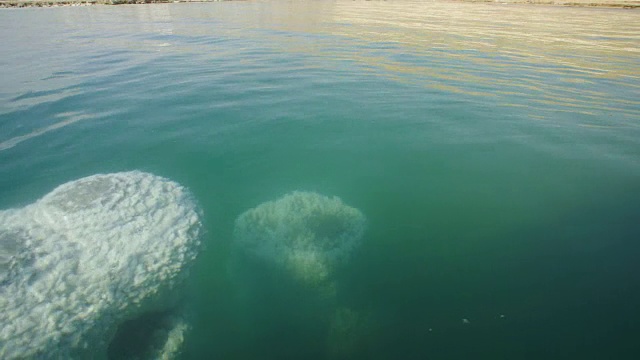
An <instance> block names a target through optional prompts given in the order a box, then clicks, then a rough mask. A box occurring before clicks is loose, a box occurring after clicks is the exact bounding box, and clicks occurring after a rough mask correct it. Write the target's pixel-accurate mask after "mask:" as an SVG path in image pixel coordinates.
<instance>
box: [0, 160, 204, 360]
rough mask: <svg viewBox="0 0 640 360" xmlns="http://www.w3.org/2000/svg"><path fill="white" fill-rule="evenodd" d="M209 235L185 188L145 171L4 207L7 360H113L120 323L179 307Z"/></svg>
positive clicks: (0, 264) (0, 261)
mask: <svg viewBox="0 0 640 360" xmlns="http://www.w3.org/2000/svg"><path fill="white" fill-rule="evenodd" d="M200 232H201V223H200V216H199V210H198V208H197V206H196V203H195V201H194V200H193V198H192V197H191V195H190V194H189V192H188V191H187V190H186V189H185V188H183V187H182V186H180V185H179V184H177V183H175V182H172V181H170V180H167V179H164V178H161V177H158V176H155V175H152V174H148V173H143V172H138V171H133V172H124V173H115V174H106V175H102V174H100V175H93V176H89V177H86V178H83V179H79V180H76V181H72V182H69V183H66V184H63V185H61V186H59V187H58V188H56V189H55V190H53V191H52V192H51V193H49V194H47V195H46V196H44V197H43V198H42V199H40V200H38V201H37V202H35V203H34V204H31V205H29V206H27V207H25V208H22V209H14V210H7V211H0V324H2V329H1V330H0V358H3V359H12V358H34V357H44V358H78V357H86V356H91V357H92V358H96V357H98V358H99V357H106V354H107V351H106V349H107V347H108V344H109V341H110V340H111V338H112V337H113V335H114V334H115V332H116V329H117V327H118V325H119V324H121V323H123V322H124V321H126V320H128V319H132V318H135V317H136V316H139V315H140V314H143V313H145V312H148V311H153V310H156V309H162V308H167V307H168V306H170V305H171V303H172V300H173V299H172V296H170V292H171V290H172V289H173V288H174V287H175V286H176V285H177V284H178V283H180V281H181V280H182V279H183V278H184V277H185V275H186V270H187V269H188V266H189V265H190V263H191V262H192V261H193V260H194V258H195V257H196V254H197V251H198V247H199V235H200Z"/></svg>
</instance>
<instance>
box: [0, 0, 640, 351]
mask: <svg viewBox="0 0 640 360" xmlns="http://www.w3.org/2000/svg"><path fill="white" fill-rule="evenodd" d="M0 43H1V44H2V46H1V47H0V79H1V80H0V208H2V209H5V208H11V207H21V206H24V205H26V204H29V203H32V202H33V201H35V200H36V199H38V198H40V197H41V196H43V195H44V194H46V193H47V192H49V191H50V190H52V189H53V188H54V187H55V186H57V185H59V184H62V183H64V182H67V181H71V180H74V179H78V178H81V177H83V176H88V175H91V174H96V173H109V172H117V171H127V170H142V171H146V172H151V173H154V174H157V175H161V176H164V177H167V178H169V179H172V180H174V181H177V182H179V183H181V184H183V185H184V186H186V187H188V188H189V189H190V190H191V191H192V192H193V194H194V195H195V198H196V199H197V201H198V202H199V204H200V206H201V208H202V209H203V212H204V214H205V215H204V222H205V227H206V230H207V235H206V237H205V239H204V242H205V249H204V250H203V252H202V253H201V255H200V257H199V258H198V260H197V263H196V265H195V268H194V269H193V271H192V272H191V276H190V278H189V281H190V283H189V291H188V293H187V294H186V295H187V298H188V303H189V308H190V311H191V316H192V325H193V329H192V332H191V333H190V334H189V337H188V338H187V343H186V345H185V351H184V354H183V355H184V358H188V359H324V358H332V359H333V358H336V359H339V358H345V359H346V358H350V359H356V358H357V359H476V358H482V359H569V358H576V359H635V358H636V356H637V354H638V352H640V345H639V344H640V343H639V342H638V335H639V334H640V325H638V324H639V322H640V310H638V304H639V303H640V282H639V279H640V265H639V264H640V245H639V244H638V240H640V218H639V216H640V181H639V180H640V101H639V100H638V99H640V70H639V69H640V54H639V53H638V44H640V13H638V12H637V11H624V10H602V9H578V8H550V7H527V6H501V5H491V4H489V5H487V4H458V3H448V2H425V3H421V2H351V1H338V2H284V1H277V2H252V1H249V2H228V3H211V4H158V5H138V6H118V7H106V6H105V7H102V6H95V7H87V8H52V9H21V10H19V11H18V10H5V11H2V12H0ZM294 190H308V191H316V192H318V193H321V194H326V195H335V196H339V197H340V198H342V200H343V201H344V202H345V203H347V204H349V205H350V206H353V207H356V208H358V209H359V210H360V211H362V212H363V213H364V214H365V215H366V217H367V221H368V229H367V231H366V233H365V235H364V239H363V244H362V247H361V248H360V249H358V251H357V252H356V253H355V254H354V256H353V258H352V259H351V261H350V263H349V264H348V266H347V267H346V268H345V269H342V270H341V271H340V272H339V275H338V289H337V296H336V300H335V304H334V306H335V308H336V309H343V310H344V309H348V311H347V310H345V311H346V312H343V314H357V315H353V316H354V317H355V318H356V320H353V318H351V319H352V320H353V321H351V324H352V325H351V326H352V327H351V330H345V331H343V332H337V334H338V335H335V334H336V332H332V331H333V330H332V326H333V325H331V321H330V320H329V319H327V318H326V316H325V315H326V314H330V313H331V312H330V311H328V312H326V314H325V312H324V310H323V311H319V312H317V313H316V312H315V310H314V309H316V308H315V307H313V306H309V309H311V310H309V309H306V310H300V311H299V309H300V308H302V309H305V302H309V301H313V299H310V298H309V296H304V295H300V294H297V293H296V291H297V290H296V289H295V288H293V289H292V288H289V287H287V286H282V287H273V288H267V290H265V293H269V292H270V291H271V292H278V291H282V293H278V294H270V295H269V296H267V297H266V298H265V299H264V301H262V299H259V300H257V301H255V304H254V305H255V306H256V307H257V309H256V311H255V312H253V313H252V314H254V316H253V317H252V316H248V315H247V314H246V313H245V312H246V311H245V310H246V308H243V307H242V306H241V305H240V304H239V303H238V302H237V297H236V295H235V294H234V292H236V291H237V285H238V284H235V283H234V281H238V280H237V279H236V278H234V277H233V276H230V270H229V262H230V250H231V249H230V245H231V241H232V232H233V226H234V220H235V219H236V217H237V216H238V215H240V214H241V213H242V212H244V211H246V210H248V209H250V208H253V207H255V206H257V205H259V204H260V203H263V202H265V201H270V200H274V199H276V198H279V197H280V196H282V195H283V194H285V193H288V192H290V191H294ZM265 286H266V285H265ZM267 287H268V286H267ZM338 313H339V310H338ZM300 314H304V316H303V317H302V318H300ZM501 315H502V316H501ZM305 316H308V318H307V317H305ZM328 316H332V315H328ZM349 316H350V315H345V317H346V318H348V319H349ZM463 319H468V323H464V322H463ZM346 322H347V323H349V321H346ZM353 324H355V325H353ZM345 326H347V327H348V325H345ZM334 328H335V326H334ZM336 344H337V345H336ZM331 349H339V350H331Z"/></svg>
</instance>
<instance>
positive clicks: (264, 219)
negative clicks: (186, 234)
mask: <svg viewBox="0 0 640 360" xmlns="http://www.w3.org/2000/svg"><path fill="white" fill-rule="evenodd" d="M364 229H365V217H364V215H362V213H361V212H360V211H359V210H357V209H355V208H352V207H349V206H347V205H345V204H344V203H343V202H342V200H340V199H339V198H337V197H332V198H330V197H326V196H322V195H319V194H317V193H312V192H300V191H296V192H293V193H290V194H288V195H285V196H284V197H282V198H281V199H279V200H276V201H271V202H266V203H264V204H261V205H259V206H258V207H256V208H254V209H251V210H248V211H247V212H245V213H244V214H242V215H240V216H239V217H238V219H237V220H236V224H235V232H234V241H235V245H236V248H237V249H238V251H239V252H241V253H242V254H244V255H247V256H248V257H250V258H255V259H259V260H262V261H264V262H266V263H269V264H273V265H275V266H276V267H278V268H280V269H283V270H284V271H286V272H288V273H289V274H291V275H292V276H293V277H294V278H295V279H297V280H299V281H301V282H303V283H307V284H312V285H313V284H322V283H325V282H326V281H327V280H329V279H330V278H331V276H332V275H333V272H334V271H335V269H336V268H337V267H338V266H340V265H343V264H345V263H346V262H347V260H348V259H349V257H350V255H351V253H352V251H353V250H354V248H356V247H357V246H358V245H359V243H360V240H361V239H362V234H363V232H364Z"/></svg>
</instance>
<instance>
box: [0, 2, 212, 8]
mask: <svg viewBox="0 0 640 360" xmlns="http://www.w3.org/2000/svg"><path fill="white" fill-rule="evenodd" d="M217 1H223V0H0V8H24V7H56V6H88V5H127V4H159V3H186V2H217Z"/></svg>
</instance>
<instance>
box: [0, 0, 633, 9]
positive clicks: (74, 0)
mask: <svg viewBox="0 0 640 360" xmlns="http://www.w3.org/2000/svg"><path fill="white" fill-rule="evenodd" d="M217 1H225V0H0V8H24V7H55V6H87V5H126V4H156V3H188V2H217ZM366 1H369V0H366ZM449 1H458V2H474V3H496V4H535V5H555V6H579V7H608V8H627V9H634V8H638V9H640V0H449Z"/></svg>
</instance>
